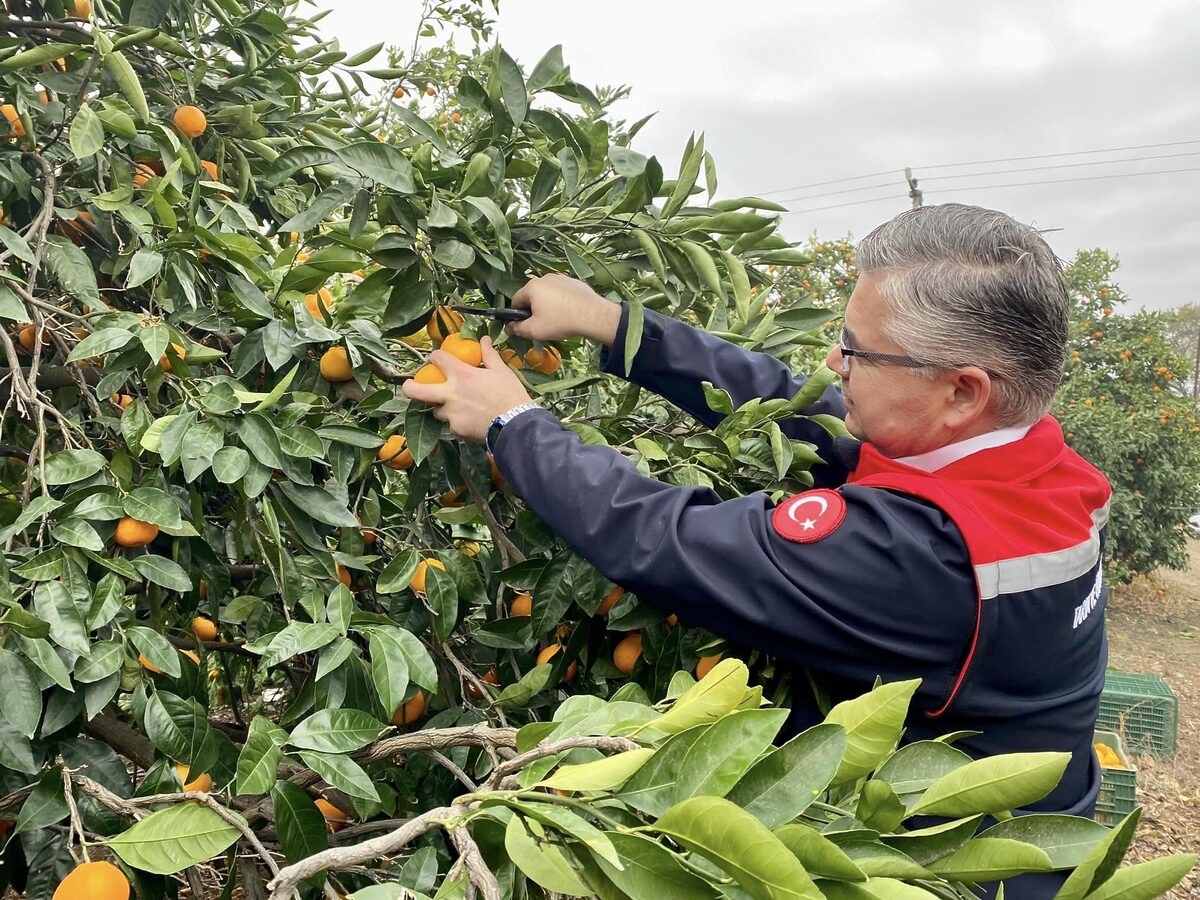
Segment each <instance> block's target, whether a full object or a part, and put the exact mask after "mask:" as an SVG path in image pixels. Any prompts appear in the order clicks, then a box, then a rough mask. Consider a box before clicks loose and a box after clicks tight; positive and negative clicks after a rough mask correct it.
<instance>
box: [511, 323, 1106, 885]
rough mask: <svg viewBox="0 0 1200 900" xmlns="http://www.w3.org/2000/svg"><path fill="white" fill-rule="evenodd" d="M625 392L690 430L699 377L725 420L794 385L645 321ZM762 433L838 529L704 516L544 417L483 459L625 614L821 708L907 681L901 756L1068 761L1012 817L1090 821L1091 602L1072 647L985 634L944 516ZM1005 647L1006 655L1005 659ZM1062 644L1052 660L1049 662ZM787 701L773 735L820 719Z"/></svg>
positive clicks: (1098, 627) (1099, 629) (703, 413)
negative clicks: (935, 742) (632, 601)
mask: <svg viewBox="0 0 1200 900" xmlns="http://www.w3.org/2000/svg"><path fill="white" fill-rule="evenodd" d="M627 315H628V307H625V309H624V311H623V313H622V320H621V326H620V329H619V331H618V334H617V338H616V340H615V341H614V343H613V349H612V350H611V351H607V352H605V354H604V356H603V360H602V365H603V369H604V370H605V371H607V372H609V373H611V374H620V375H622V376H624V363H623V360H622V359H621V352H620V348H621V347H622V346H623V342H624V334H625V331H626V326H627V321H626V317H627ZM628 378H629V380H631V381H633V382H635V383H637V384H639V385H642V386H644V387H646V388H647V389H650V390H652V391H654V392H655V393H657V394H659V395H661V396H663V397H664V398H666V399H667V400H669V401H671V402H672V403H674V404H675V405H677V406H679V407H680V408H682V409H684V410H686V411H687V412H689V413H691V414H692V415H693V416H695V417H696V418H697V419H698V420H700V421H701V422H703V423H705V424H707V425H709V426H715V425H716V424H717V423H719V422H720V420H721V418H722V416H721V414H719V413H714V412H713V411H712V410H711V409H709V407H708V405H707V403H706V402H705V399H704V393H703V390H702V388H701V382H702V381H709V382H711V383H712V384H714V385H715V386H717V387H720V388H723V389H724V390H726V391H728V392H729V393H730V395H731V396H732V399H733V403H734V406H735V407H736V406H737V405H739V404H741V403H744V402H746V401H747V400H750V399H753V398H755V397H761V398H764V399H772V398H790V397H792V396H793V395H794V394H795V393H796V391H797V390H798V389H799V387H800V386H801V385H802V384H803V379H799V378H796V377H794V376H793V375H792V374H791V372H790V371H789V370H788V369H787V367H786V366H785V365H784V364H783V363H782V362H780V361H779V360H777V359H775V358H774V357H771V356H769V355H766V354H761V353H752V352H748V351H746V350H743V349H742V348H740V347H737V346H736V345H734V344H731V343H729V342H726V341H723V340H721V339H719V338H716V337H713V336H712V335H710V334H707V333H706V332H703V331H701V330H699V329H694V328H691V327H689V326H687V325H685V324H683V323H681V322H678V321H676V320H673V319H670V318H667V317H665V316H661V315H658V314H656V313H653V312H647V313H646V314H645V322H644V327H643V337H642V343H641V346H640V349H639V350H638V353H637V355H636V357H635V359H634V363H633V366H632V369H631V372H630V374H629V376H628ZM806 413H807V414H817V413H826V414H833V415H838V416H840V415H844V408H843V407H842V404H841V397H840V393H839V392H837V391H836V390H833V389H830V390H829V391H827V392H826V393H825V395H824V396H823V397H822V398H821V400H820V401H819V402H818V403H817V404H816V405H815V406H814V407H812V408H810V409H808V410H806ZM781 426H782V427H783V430H784V432H785V433H786V434H787V435H788V436H789V437H792V438H795V439H797V440H806V441H810V442H812V443H814V444H816V445H817V446H818V449H819V452H820V453H821V454H822V457H823V459H825V460H827V463H826V464H825V465H821V466H817V467H815V468H814V469H813V475H814V478H815V479H816V483H817V485H819V486H829V487H837V488H838V490H839V493H840V494H841V496H842V497H843V498H844V501H845V505H846V515H845V519H844V520H843V522H842V523H841V525H840V526H839V527H837V529H836V530H834V531H833V532H832V533H830V534H828V535H827V536H826V537H824V538H823V539H821V540H819V541H816V542H813V543H796V542H793V541H790V540H785V539H784V538H783V537H781V535H780V534H779V533H778V532H777V531H776V530H775V528H773V527H772V523H771V517H772V513H773V512H774V510H775V506H774V504H772V503H771V501H770V499H769V498H768V497H767V495H766V494H765V493H756V494H752V495H749V496H746V497H739V498H736V499H732V500H722V499H721V498H720V497H719V496H718V495H717V494H716V493H715V492H714V491H712V490H711V489H708V488H704V487H679V486H675V485H670V484H665V483H663V482H660V481H657V480H655V479H652V478H646V477H644V476H642V475H641V474H640V473H638V472H637V471H636V469H635V468H634V467H633V465H632V464H631V463H630V462H629V461H628V460H626V459H625V458H624V457H623V456H622V455H621V454H619V453H617V452H615V451H614V450H612V449H611V448H608V447H603V446H595V445H586V444H584V443H583V442H582V441H581V440H580V439H579V437H578V436H577V435H576V434H575V433H574V432H572V431H570V430H569V429H567V428H565V427H564V426H563V425H562V423H561V422H559V420H558V419H557V418H556V417H554V416H553V415H552V414H551V413H549V412H547V411H544V410H535V411H532V412H527V413H524V414H522V415H520V416H518V417H517V418H516V419H514V420H513V421H512V422H510V423H509V424H508V425H506V426H505V428H504V429H503V431H502V432H501V434H500V437H499V439H498V440H497V442H496V446H495V448H494V450H495V456H496V461H497V464H498V465H499V466H500V468H501V470H502V471H503V472H504V474H505V477H506V478H507V479H508V481H509V482H510V484H511V485H512V487H513V488H514V490H515V491H516V492H517V493H518V494H520V495H521V496H522V497H523V498H524V499H525V500H526V502H527V503H528V505H529V506H530V508H531V509H533V511H534V512H536V513H537V514H538V515H539V516H541V517H542V519H543V520H545V522H546V523H547V524H548V525H549V527H550V528H552V529H553V530H554V531H555V532H556V533H558V534H559V535H560V536H561V537H563V539H565V540H566V541H567V542H568V543H570V544H571V545H572V547H574V548H575V549H576V551H577V552H579V553H580V554H581V555H582V556H584V557H585V558H586V559H588V560H589V561H590V562H591V563H592V564H593V565H595V566H596V567H597V568H598V569H599V570H600V571H601V572H602V573H603V574H604V575H605V576H607V577H608V578H610V579H611V580H613V581H614V582H616V583H618V584H620V585H622V586H624V587H625V588H626V589H628V590H630V591H633V592H635V593H636V594H637V595H638V597H639V598H642V599H644V600H647V601H649V602H652V603H654V604H655V605H656V606H658V607H660V608H661V609H662V610H663V611H664V613H676V614H678V615H679V616H680V618H681V619H683V620H684V621H685V622H687V623H689V624H692V625H698V626H702V627H705V628H708V629H709V630H711V631H713V632H715V633H717V634H719V635H721V636H723V637H725V638H727V639H729V640H731V641H734V642H737V643H741V644H745V645H748V646H753V647H756V648H759V649H761V650H762V651H764V652H766V653H769V654H771V655H773V656H776V657H778V658H780V659H781V660H783V661H785V662H786V663H788V664H791V665H793V666H796V667H804V668H806V669H808V670H809V671H810V672H813V673H816V675H817V677H818V679H819V683H820V685H821V687H822V688H823V689H824V690H825V691H827V692H828V694H829V695H830V696H831V698H832V700H833V701H834V702H836V701H838V700H840V699H844V698H846V697H850V696H856V695H858V694H861V693H864V692H866V691H868V690H870V688H871V686H872V684H873V682H874V681H875V679H876V678H881V679H882V680H883V681H896V680H903V679H910V678H916V677H919V678H921V679H922V682H921V686H920V688H919V689H918V692H917V694H916V696H915V697H914V700H913V704H912V709H911V712H910V716H909V720H908V723H907V731H906V733H905V738H904V740H905V741H906V742H908V741H913V740H921V739H926V738H931V737H935V736H937V735H939V734H944V733H947V732H951V731H958V730H974V731H980V732H982V733H981V734H980V735H978V736H977V737H974V738H967V739H965V740H964V741H962V742H960V743H959V745H958V746H960V747H962V748H963V749H964V750H966V752H968V753H971V754H972V755H976V756H982V755H992V754H996V753H1005V752H1015V751H1024V750H1064V751H1068V752H1071V753H1072V754H1073V757H1072V762H1071V765H1070V766H1069V767H1068V770H1067V773H1066V774H1065V775H1064V778H1063V780H1062V782H1061V783H1060V785H1059V787H1058V788H1057V789H1056V790H1055V791H1054V792H1053V793H1052V794H1050V796H1049V797H1047V798H1046V799H1044V800H1043V801H1041V802H1040V803H1037V804H1034V806H1033V807H1031V809H1034V810H1039V811H1054V812H1071V813H1074V814H1082V815H1090V814H1091V811H1092V807H1093V806H1094V803H1095V797H1096V793H1097V790H1098V785H1099V773H1098V768H1097V766H1096V764H1095V761H1094V756H1093V754H1092V752H1091V744H1092V728H1093V727H1094V721H1095V715H1096V710H1097V708H1098V702H1099V691H1100V686H1101V685H1102V683H1103V671H1104V663H1105V658H1106V652H1107V645H1106V643H1105V638H1104V631H1103V624H1102V619H1103V615H1102V613H1103V609H1102V605H1103V596H1102V595H1103V591H1100V594H1101V596H1099V598H1098V603H1095V602H1094V603H1093V607H1094V606H1096V605H1099V606H1100V608H1099V609H1096V610H1095V612H1094V613H1092V615H1091V616H1090V617H1089V623H1088V624H1087V629H1086V635H1084V633H1082V632H1080V631H1079V629H1078V628H1077V627H1072V618H1073V617H1072V616H1071V610H1070V609H1067V610H1066V619H1065V622H1066V624H1065V625H1063V624H1062V623H1061V622H1058V623H1057V624H1056V625H1055V626H1054V627H1038V628H1037V629H1036V630H1035V631H1034V632H1033V633H1028V634H1020V635H1017V634H1009V633H1006V632H1005V628H1007V629H1008V630H1009V631H1012V630H1013V629H1014V628H1021V629H1026V628H1028V626H1029V622H1028V621H1027V620H1025V619H1022V618H1017V619H1015V620H1013V621H1011V622H1004V621H1003V619H1004V617H1003V616H1000V617H998V616H997V615H996V612H997V610H1000V609H1005V608H1007V607H1005V606H1004V605H1003V604H1001V603H996V602H994V599H995V598H994V597H993V598H989V599H991V600H993V602H991V603H990V604H988V603H984V602H982V601H981V588H980V582H979V581H978V576H979V571H980V570H979V568H978V561H973V559H972V554H971V550H970V548H968V545H967V541H966V540H965V538H964V535H963V533H962V531H961V530H960V528H959V527H958V526H957V525H956V524H955V521H954V519H953V518H952V516H951V514H950V513H949V512H947V511H946V510H945V509H943V508H942V506H939V504H938V503H937V502H934V501H933V500H932V499H930V498H929V497H923V496H920V495H915V496H914V495H913V494H912V493H906V492H903V491H901V490H892V489H880V488H879V487H872V486H866V485H856V484H853V483H849V484H847V483H846V481H847V476H848V475H849V476H850V477H851V481H852V480H853V472H851V468H852V467H853V466H854V465H855V460H854V459H853V454H846V456H847V457H848V458H845V459H842V458H840V455H839V454H838V453H835V448H834V446H833V443H832V441H831V439H830V437H829V436H828V434H827V432H826V431H825V430H824V429H822V428H820V427H819V426H817V425H815V424H813V423H811V422H808V421H806V420H805V419H803V418H797V419H794V420H790V421H788V422H785V423H781ZM1059 441H1060V442H1061V433H1060V435H1059ZM563 485H570V489H569V490H564V489H563V487H562V486H563ZM1098 527H1099V528H1101V529H1102V527H1103V522H1100V523H1099V526H1098ZM1098 566H1099V558H1098V552H1097V555H1096V559H1095V561H1094V564H1090V563H1089V564H1088V565H1086V566H1085V567H1084V569H1083V571H1081V572H1080V573H1079V574H1078V576H1077V577H1074V578H1070V579H1069V583H1068V584H1065V585H1056V586H1054V587H1053V588H1051V590H1052V591H1056V592H1057V593H1056V594H1055V595H1054V603H1055V604H1056V605H1057V606H1061V605H1062V604H1063V603H1064V602H1067V601H1068V600H1069V601H1070V602H1071V603H1072V604H1075V603H1078V602H1079V601H1078V600H1076V599H1075V598H1076V597H1077V596H1078V597H1079V598H1083V597H1086V596H1087V595H1088V593H1089V590H1090V589H1091V588H1092V587H1093V586H1098V585H1099V581H1098V571H1099V570H1098ZM1060 581H1061V579H1060ZM1023 586H1024V587H1029V588H1030V590H1029V592H1028V593H1027V595H1020V594H1019V592H1018V593H1014V592H1013V591H1010V590H1006V589H1004V588H1003V582H1002V583H1001V588H1002V589H1001V593H1002V594H1004V596H1002V597H1000V598H999V599H1000V600H1002V601H1004V602H1005V603H1007V601H1008V600H1009V599H1010V597H1009V596H1008V595H1010V594H1012V595H1013V596H1018V598H1019V599H1023V600H1025V601H1028V602H1027V603H1025V605H1024V606H1018V605H1013V606H1012V608H1013V609H1018V608H1019V609H1022V610H1023V611H1024V612H1026V613H1027V612H1029V611H1031V610H1033V609H1034V608H1035V607H1044V606H1045V603H1046V596H1045V593H1046V590H1047V588H1046V585H1044V584H1033V585H1023ZM1059 595H1061V596H1059ZM1039 614H1040V613H1039ZM1059 618H1061V616H1059ZM1056 622H1057V620H1056ZM1007 641H1015V642H1014V643H1012V644H1011V646H1008V647H1005V646H1004V643H1005V642H1007ZM1068 641H1070V642H1072V646H1071V648H1070V652H1068V649H1067V648H1066V647H1065V646H1060V644H1063V643H1065V642H1068ZM1023 655H1027V658H1025V659H1022V657H1023ZM1031 664H1032V665H1031ZM968 669H970V675H969V676H968V677H964V676H965V675H966V674H967V672H968ZM798 684H801V685H802V684H804V680H803V679H801V680H800V681H799V682H798ZM960 688H961V695H959V689H960ZM952 699H953V702H950V701H951V700H952ZM793 703H794V708H793V713H792V716H791V718H790V719H789V722H788V727H787V729H786V733H787V734H792V733H795V732H797V731H799V730H800V729H802V728H804V727H807V726H808V725H810V724H812V723H814V722H816V721H819V720H820V718H821V716H820V713H819V711H818V710H817V708H816V705H815V703H814V702H813V701H812V700H811V698H810V697H809V696H808V692H807V691H805V690H803V689H802V688H801V689H799V690H796V691H795V692H794V697H793ZM935 712H936V713H937V716H936V717H933V715H932V714H933V713H935ZM1026 714H1028V715H1026ZM1026 718H1029V719H1030V720H1031V721H1030V722H1029V723H1025V722H1024V721H1023V720H1024V719H1026ZM1014 886H1015V884H1014V885H1010V886H1009V891H1010V893H1009V896H1010V898H1011V897H1022V896H1025V897H1030V898H1034V897H1040V896H1043V894H1042V893H1028V894H1013V893H1011V891H1012V889H1013V887H1014ZM1051 895H1052V892H1051V893H1050V894H1045V896H1051Z"/></svg>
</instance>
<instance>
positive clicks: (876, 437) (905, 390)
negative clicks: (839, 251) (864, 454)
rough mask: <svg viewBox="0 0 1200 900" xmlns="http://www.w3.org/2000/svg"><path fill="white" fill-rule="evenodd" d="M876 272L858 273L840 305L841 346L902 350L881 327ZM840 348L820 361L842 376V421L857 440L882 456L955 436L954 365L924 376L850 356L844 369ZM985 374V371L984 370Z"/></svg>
mask: <svg viewBox="0 0 1200 900" xmlns="http://www.w3.org/2000/svg"><path fill="white" fill-rule="evenodd" d="M878 283H879V282H878V276H877V275H875V274H870V273H864V274H863V275H862V276H861V277H860V278H859V280H858V285H857V286H856V287H855V289H854V293H853V295H852V296H851V297H850V302H849V304H848V305H847V306H846V346H847V347H849V348H850V349H852V350H866V351H869V352H874V353H888V354H894V355H898V356H905V355H907V351H906V350H905V349H904V348H903V347H901V346H899V345H898V344H896V343H895V342H894V341H892V340H890V339H888V338H887V337H886V336H885V335H884V333H883V322H884V318H885V316H886V315H887V314H888V310H887V305H886V303H885V302H884V299H883V297H882V296H881V295H880V293H879V288H878ZM842 361H843V358H842V354H841V351H840V350H839V349H838V348H837V347H834V348H833V349H832V350H831V351H830V352H829V356H828V357H826V359H825V364H826V365H827V366H829V368H830V369H832V370H833V371H834V372H836V373H838V374H839V375H841V377H842V391H843V394H844V396H845V400H846V427H847V428H848V429H849V430H850V433H851V434H853V435H854V436H855V437H857V438H858V439H859V440H862V441H870V442H871V443H872V444H874V445H875V446H876V448H877V449H878V450H879V451H880V452H881V453H883V454H884V455H885V456H890V457H893V458H895V457H901V456H912V455H915V454H918V453H925V452H927V451H929V450H933V449H936V448H937V447H942V446H944V445H946V444H948V443H952V442H953V441H954V440H959V439H961V437H962V436H963V435H962V431H963V430H964V429H965V428H966V427H969V426H970V425H971V424H972V423H973V422H975V421H977V420H978V414H976V415H974V416H970V417H969V418H970V419H971V422H967V423H965V424H964V419H963V415H962V409H961V405H962V402H963V397H962V396H961V391H962V387H963V386H962V384H961V375H960V374H959V370H951V371H947V372H943V371H941V370H936V371H935V374H934V377H932V378H924V377H920V376H921V375H923V374H924V375H927V374H929V370H924V371H922V372H920V373H918V372H917V371H915V370H913V369H908V368H905V367H904V366H898V365H889V364H886V363H878V362H875V361H871V360H863V359H859V358H858V357H851V358H850V361H849V362H850V371H849V372H848V373H844V372H843V371H842ZM984 377H985V379H986V376H984Z"/></svg>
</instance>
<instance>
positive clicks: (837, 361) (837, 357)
mask: <svg viewBox="0 0 1200 900" xmlns="http://www.w3.org/2000/svg"><path fill="white" fill-rule="evenodd" d="M842 363H843V360H842V351H841V348H840V347H838V345H837V344H834V345H833V346H832V347H830V348H829V352H828V353H827V354H825V365H826V366H828V367H829V368H830V369H831V370H833V371H834V372H835V373H837V374H838V375H842V377H843V378H844V377H845V375H844V374H843V373H842Z"/></svg>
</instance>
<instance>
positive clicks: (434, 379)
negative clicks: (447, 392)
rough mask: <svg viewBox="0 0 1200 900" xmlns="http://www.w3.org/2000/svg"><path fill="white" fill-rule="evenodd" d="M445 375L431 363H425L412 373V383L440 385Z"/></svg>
mask: <svg viewBox="0 0 1200 900" xmlns="http://www.w3.org/2000/svg"><path fill="white" fill-rule="evenodd" d="M445 380H446V375H445V373H444V372H442V370H441V369H439V368H438V367H437V366H435V365H434V364H433V363H426V364H425V365H423V366H421V368H419V369H417V371H416V372H415V373H413V381H415V382H416V383H417V384H442V383H443V382H444V381H445Z"/></svg>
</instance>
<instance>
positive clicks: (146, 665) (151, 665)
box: [138, 653, 163, 675]
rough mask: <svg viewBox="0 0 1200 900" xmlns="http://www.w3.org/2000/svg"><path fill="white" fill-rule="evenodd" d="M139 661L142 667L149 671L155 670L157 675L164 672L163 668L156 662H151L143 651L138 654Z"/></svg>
mask: <svg viewBox="0 0 1200 900" xmlns="http://www.w3.org/2000/svg"><path fill="white" fill-rule="evenodd" d="M138 662H139V663H141V664H142V668H143V669H145V670H146V671H148V672H153V673H154V674H155V675H161V674H162V673H163V670H162V669H160V668H159V667H158V666H156V665H155V664H154V663H152V662H150V660H148V659H147V658H146V656H145V654H143V653H139V654H138Z"/></svg>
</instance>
